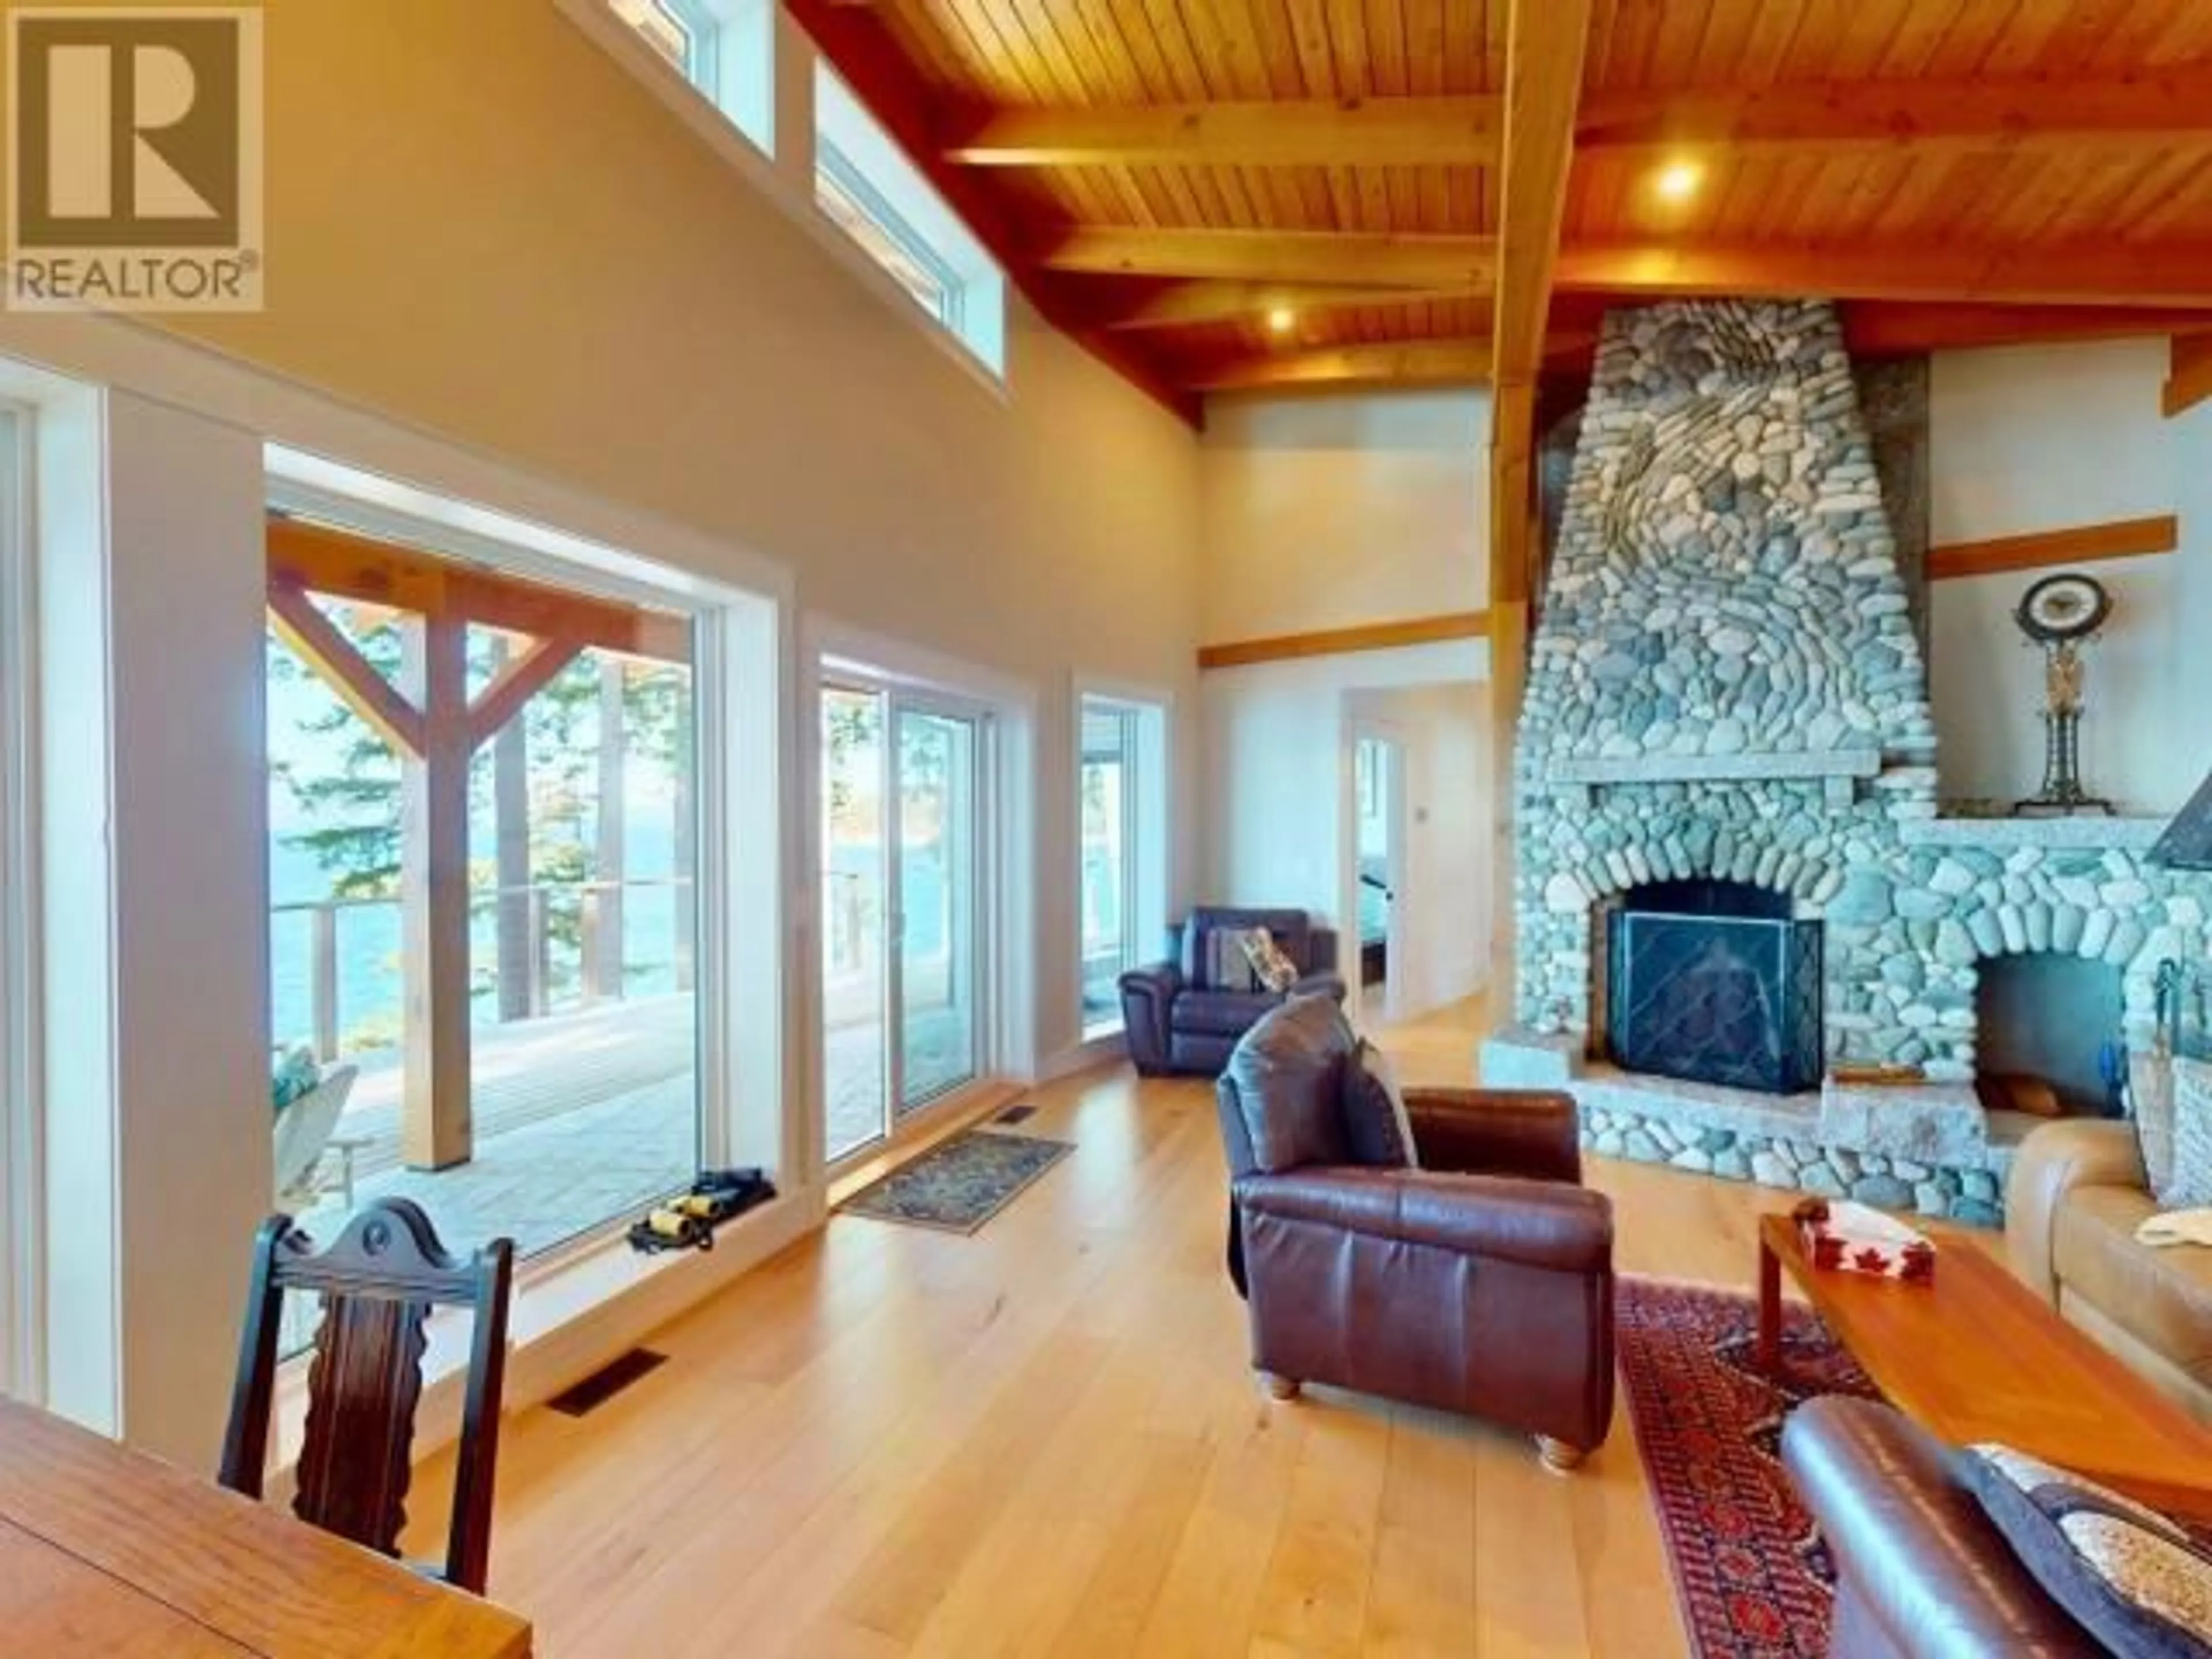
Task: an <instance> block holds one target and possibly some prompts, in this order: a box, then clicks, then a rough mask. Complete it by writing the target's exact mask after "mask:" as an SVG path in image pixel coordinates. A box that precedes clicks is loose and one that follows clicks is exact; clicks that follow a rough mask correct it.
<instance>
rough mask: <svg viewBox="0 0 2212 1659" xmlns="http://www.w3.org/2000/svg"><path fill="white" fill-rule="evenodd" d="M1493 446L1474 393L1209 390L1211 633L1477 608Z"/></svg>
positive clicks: (1337, 624) (1299, 629) (1205, 536)
mask: <svg viewBox="0 0 2212 1659" xmlns="http://www.w3.org/2000/svg"><path fill="white" fill-rule="evenodd" d="M1489 443H1490V399H1489V396H1488V394H1487V393H1486V392H1481V391H1474V390H1469V391H1464V392H1368V393H1358V394H1350V395H1308V394H1299V395H1297V396H1293V397H1238V398H1215V399H1213V400H1212V402H1211V403H1210V404H1208V405H1207V406H1206V437H1205V441H1204V444H1203V447H1202V453H1201V460H1200V479H1201V487H1200V515H1201V516H1200V523H1201V540H1202V544H1203V546H1204V549H1205V555H1204V557H1205V580H1204V583H1203V592H1204V607H1203V612H1202V619H1203V623H1204V628H1205V635H1206V640H1207V641H1209V642H1213V643H1225V642H1228V641H1236V640H1247V639H1264V638H1267V637H1270V636H1272V635H1280V634H1301V633H1308V632H1311V631H1315V630H1317V629H1331V628H1343V627H1346V626H1349V625H1351V624H1353V623H1371V622H1400V621H1406V620H1409V619H1412V618H1414V617H1431V616H1437V615H1439V614H1443V613H1446V612H1450V611H1479V610H1480V609H1481V608H1482V606H1483V605H1485V604H1486V603H1487V602H1488V593H1489V577H1488V566H1487V564H1486V562H1485V558H1484V549H1485V548H1486V545H1487V544H1488V532H1487V526H1488V524H1489V489H1490V485H1489V470H1488V468H1487V466H1486V465H1485V457H1486V454H1487V453H1488V448H1489Z"/></svg>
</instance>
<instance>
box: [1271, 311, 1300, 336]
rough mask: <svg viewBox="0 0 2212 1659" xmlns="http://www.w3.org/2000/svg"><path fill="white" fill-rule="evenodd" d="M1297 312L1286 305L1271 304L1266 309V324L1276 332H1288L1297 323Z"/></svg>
mask: <svg viewBox="0 0 2212 1659" xmlns="http://www.w3.org/2000/svg"><path fill="white" fill-rule="evenodd" d="M1297 320H1298V314H1297V313H1296V312H1295V311H1292V310H1291V308H1290V307H1288V306H1272V307H1269V308H1268V311H1267V326H1268V327H1269V328H1270V329H1272V330H1273V331H1274V332H1276V333H1278V334H1288V333H1289V332H1290V331H1291V328H1292V327H1293V326H1294V325H1296V324H1297Z"/></svg>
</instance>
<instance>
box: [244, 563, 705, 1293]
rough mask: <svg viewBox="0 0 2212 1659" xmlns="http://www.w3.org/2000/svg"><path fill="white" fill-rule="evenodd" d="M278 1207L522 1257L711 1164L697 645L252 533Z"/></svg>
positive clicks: (685, 626) (649, 624)
mask: <svg viewBox="0 0 2212 1659" xmlns="http://www.w3.org/2000/svg"><path fill="white" fill-rule="evenodd" d="M269 605H270V612H269V614H270V644H269V749H270V872H271V873H270V888H271V899H272V908H271V915H270V971H271V983H270V1009H271V1018H272V1022H273V1031H272V1037H273V1044H272V1047H273V1053H272V1081H271V1088H270V1094H271V1107H272V1112H273V1128H272V1133H273V1135H274V1141H275V1152H276V1194H274V1196H275V1199H276V1203H277V1204H278V1206H280V1207H283V1208H285V1209H288V1210H290V1211H293V1212H295V1213H299V1214H301V1215H302V1216H303V1217H304V1218H305V1219H306V1224H307V1227H308V1230H309V1231H311V1232H314V1233H318V1234H319V1233H321V1232H323V1231H326V1230H330V1229H333V1228H334V1227H335V1225H337V1223H338V1222H339V1221H340V1220H341V1219H342V1218H343V1216H344V1215H345V1214H346V1213H348V1212H349V1211H350V1210H351V1209H352V1208H353V1207H354V1206H356V1205H357V1204H358V1203H360V1202H361V1201H362V1200H363V1199H365V1198H368V1197H371V1196H376V1195H380V1194H399V1195H403V1196H406V1197H409V1198H412V1199H414V1200H416V1201H417V1202H419V1203H421V1204H422V1206H423V1207H424V1208H425V1210H427V1211H428V1212H429V1214H430V1216H431V1218H432V1219H433V1221H434V1222H435V1223H436V1225H437V1226H438V1228H439V1231H440V1233H441V1237H443V1238H444V1240H445V1241H446V1243H447V1245H448V1246H449V1247H451V1248H454V1249H469V1248H472V1247H474V1246H475V1245H477V1244H478V1243H482V1242H483V1241H484V1240H486V1239H489V1238H491V1237H499V1236H506V1237H512V1238H513V1239H514V1241H515V1243H516V1244H517V1247H518V1248H519V1249H520V1250H521V1252H522V1253H523V1254H525V1255H531V1254H535V1253H539V1252H543V1251H544V1250H546V1249H550V1248H552V1247H554V1246H556V1245H558V1244H560V1243H563V1242H564V1241H566V1240H568V1239H571V1238H574V1237H577V1236H578V1235H580V1234H585V1233H589V1232H591V1231H594V1230H596V1229H598V1228H599V1227H600V1226H602V1225H605V1224H607V1223H609V1222H611V1221H615V1220H617V1219H618V1218H623V1217H624V1216H626V1215H629V1214H631V1213H633V1212H635V1211H637V1210H638V1209H640V1208H641V1207H642V1206H645V1205H647V1204H648V1203H649V1202H651V1201H652V1200H653V1199H655V1198H658V1197H659V1196H661V1195H663V1194H666V1193H668V1192H670V1191H672V1190H675V1189H678V1188H681V1187H683V1186H684V1185H685V1184H686V1183H687V1182H689V1181H690V1179H691V1177H692V1176H693V1175H694V1174H695V1173H696V1170H697V1169H698V1167H699V1164H700V1163H701V1161H702V1152H703V1151H704V1148H702V1113H701V1109H700V1098H701V1090H700V1067H699V1051H700V1030H701V1023H700V1000H699V974H698V971H697V965H696V964H697V961H698V955H697V939H698V923H697V917H698V915H699V901H700V894H699V892H698V890H697V889H698V881H697V875H696V872H697V869H698V860H697V857H696V848H697V839H698V838H697V833H696V815H697V811H698V791H697V787H696V777H697V772H696V768H697V756H696V745H695V738H694V732H695V730H696V719H695V709H696V697H697V695H698V690H699V688H698V686H697V684H696V679H695V671H694V653H693V646H692V638H693V632H694V630H693V626H692V623H691V619H690V617H688V616H687V615H685V614H683V613H681V612H679V611H674V610H669V611H659V610H654V609H650V608H644V607H640V606H637V605H629V604H622V603H616V602H613V601H611V600H608V599H602V598H599V597H597V596H594V595H591V594H586V593H582V592H573V591H569V590H567V589H564V588H562V587H559V586H554V585H551V584H548V583H544V582H539V581H536V580H528V581H525V580H515V579H513V578H509V577H507V576H505V575H501V574H495V573H493V572H490V571H487V570H483V569H481V568H477V567H475V566H468V567H463V566H459V565H455V564H450V563H447V562H444V561H441V560H440V559H437V558H435V557H433V556H429V555H428V554H425V553H422V552H419V551H416V550H410V549H406V548H400V547H394V546H390V545H387V544H383V543H381V542H378V541H374V540H370V539H368V538H363V537H360V536H357V535H355V534H353V533H352V532H349V531H346V530H343V529H341V528H337V527H335V526H322V525H317V524H312V523H306V522H301V521H298V520H271V523H270V590H269Z"/></svg>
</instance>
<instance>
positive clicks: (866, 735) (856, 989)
mask: <svg viewBox="0 0 2212 1659" xmlns="http://www.w3.org/2000/svg"><path fill="white" fill-rule="evenodd" d="M992 725H993V722H992V718H991V716H990V714H988V713H987V711H986V710H984V709H981V708H975V707H973V706H969V705H966V704H963V703H959V702H955V701H952V700H950V699H945V698H940V697H936V696H928V695H925V694H922V693H919V692H915V691H910V690H906V689H904V688H900V687H893V686H890V685H886V684H878V683H874V682H872V681H869V680H866V679H864V678H859V677H856V676H846V675H842V674H841V675H840V676H838V677H836V678H830V679H827V680H825V681H824V683H823V688H822V875H821V879H822V915H823V925H822V1019H823V1103H824V1111H825V1115H826V1119H827V1122H826V1146H825V1152H826V1153H827V1157H828V1159H829V1162H830V1163H832V1164H835V1163H836V1162H838V1161H839V1160H840V1159H842V1158H849V1157H851V1156H852V1155H854V1153H856V1152H861V1151H864V1150H865V1149H866V1148H868V1147H870V1146H874V1145H876V1144H877V1143H878V1142H880V1141H883V1140H884V1139H888V1138H889V1137H890V1134H891V1133H893V1132H894V1131H895V1130H896V1127H898V1124H899V1122H900V1121H901V1120H902V1119H903V1118H904V1117H905V1116H906V1115H908V1114H909V1113H912V1112H914V1111H916V1110H918V1109H921V1108H922V1107H925V1106H927V1105H929V1104H930V1103H933V1102H934V1101H937V1100H939V1099H942V1098H943V1097H945V1096H947V1095H949V1094H951V1092H952V1091H955V1090H957V1089H959V1088H960V1087H962V1086H963V1085H966V1084H969V1083H972V1082H974V1081H975V1080H976V1079H978V1078H980V1077H981V1075H982V1074H983V1072H984V1069H985V1066H984V1056H985V1049H986V1046H987V1045H986V1042H985V1034H986V1032H987V1030H988V1022H987V1018H986V1011H985V1008H984V999H985V992H986V987H987V986H988V985H989V984H990V982H991V975H990V972H989V967H990V964H989V963H988V961H987V940H988V939H990V938H991V937H992V929H991V928H990V927H988V926H987V916H986V909H987V892H986V884H985V881H984V871H985V868H986V863H985V857H984V854H985V845H986V841H987V825H988V824H989V823H990V821H991V815H990V810H989V791H990V767H989V758H990V755H991V751H992V744H993V731H992Z"/></svg>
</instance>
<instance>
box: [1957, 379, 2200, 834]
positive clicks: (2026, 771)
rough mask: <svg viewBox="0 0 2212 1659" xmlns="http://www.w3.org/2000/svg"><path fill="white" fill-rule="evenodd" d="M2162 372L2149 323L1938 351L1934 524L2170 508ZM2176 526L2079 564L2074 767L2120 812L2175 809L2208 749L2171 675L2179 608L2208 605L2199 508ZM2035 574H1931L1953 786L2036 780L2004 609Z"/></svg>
mask: <svg viewBox="0 0 2212 1659" xmlns="http://www.w3.org/2000/svg"><path fill="white" fill-rule="evenodd" d="M2165 374H2166V343H2165V342H2164V341H2162V340H2149V339H2147V340H2114V341H2109V342H2103V343H2091V344H2080V345H2062V346H2027V347H2014V348H2008V349H2002V350H1990V351H1950V352H1938V353H1937V354H1936V356H1935V358H1934V360H1933V362H1932V365H1931V368H1930V374H1929V409H1928V423H1929V485H1930V496H1931V500H1930V506H1931V508H1932V513H1933V520H1934V523H1933V526H1932V527H1933V532H1934V538H1935V540H1936V542H1937V543H1938V544H1942V543H1948V542H1961V541H1980V540H1984V539H1986V538H1991V537H1997V536H2014V535H2027V534H2033V533H2034V532H2039V531H2048V530H2064V529H2067V528H2069V527H2071V526H2078V525H2088V524H2100V523H2103V522H2106V521H2107V520H2115V519H2139V518H2148V517H2152V516H2154V515H2156V514H2159V513H2174V512H2177V511H2179V510H2182V508H2183V495H2184V491H2185V486H2186V483H2187V480H2188V478H2189V477H2190V476H2191V465H2192V457H2191V454H2190V453H2189V451H2188V450H2187V449H2186V448H2185V447H2184V446H2183V444H2182V443H2181V441H2180V440H2179V431H2180V430H2181V428H2180V426H2179V423H2178V422H2168V421H2166V419H2165V418H2164V417H2163V416H2161V414H2160V410H2159V386H2160V382H2161V381H2162V380H2164V378H2165ZM2185 516H2186V515H2185ZM2183 538H2184V546H2183V550H2182V551H2181V552H2180V553H2179V554H2166V555H2160V556H2149V557H2144V558H2136V559H2116V560H2111V561H2108V562H2102V563H2099V564H2096V565H2093V566H2091V567H2087V568H2089V569H2090V570H2091V572H2092V574H2094V575H2095V576H2096V578H2097V580H2099V581H2100V582H2102V583H2103V584H2104V585H2105V586H2106V589H2107V590H2108V591H2109V592H2111V594H2112V602H2113V612H2112V621H2111V622H2110V623H2107V624H2106V628H2105V630H2104V632H2103V633H2102V634H2101V635H2100V636H2099V638H2098V640H2097V642H2096V643H2095V644H2094V645H2093V646H2092V647H2090V648H2089V651H2088V665H2089V666H2088V699H2087V709H2086V711H2085V713H2084V714H2083V716H2082V722H2081V750H2082V775H2083V779H2084V781H2085V782H2087V785H2088V787H2089V788H2090V789H2091V790H2092V791H2093V793H2098V794H2100V795H2106V796H2109V797H2111V798H2112V799H2113V800H2114V801H2116V802H2117V803H2118V805H2119V807H2120V809H2121V810H2122V811H2128V812H2138V813H2145V814H2157V813H2165V812H2171V811H2173V810H2174V809H2176V808H2177V807H2179V805H2181V803H2182V801H2183V800H2185V799H2187V797H2188V794H2189V793H2190V791H2191V789H2193V788H2194V787H2196V785H2197V781H2198V780H2199V779H2200V778H2202V777H2203V775H2204V768H2205V766H2206V764H2207V763H2208V762H2212V750H2207V748H2206V747H2205V745H2204V744H2203V743H2202V742H2201V741H2199V740H2198V738H2197V735H2196V732H2195V725H2196V721H2195V718H2194V714H2193V711H2192V710H2191V706H2190V703H2189V702H2188V699H2187V697H2186V696H2185V686H2184V676H2185V674H2186V673H2187V672H2188V659H2189V658H2190V656H2191V651H2190V647H2189V641H2191V638H2192V637H2194V635H2193V634H2192V631H2191V619H2192V618H2193V617H2196V616H2197V615H2198V614H2199V613H2202V612H2203V611H2206V610H2207V608H2208V606H2212V581H2208V580H2207V579H2206V574H2205V573H2206V572H2207V571H2208V570H2212V566H2208V565H2207V563H2206V558H2207V550H2206V549H2205V548H2204V547H2203V546H2202V545H2199V544H2201V543H2202V542H2203V540H2204V527H2203V525H2202V524H2195V525H2192V524H2189V523H2185V524H2184V526H2183ZM2047 574H2051V573H2050V572H2048V571H2040V570H2018V571H2008V572H2005V573H2003V574H1998V575H1994V576H1972V577H1966V578H1964V579H1959V580H1949V581H1941V582H1936V583H1934V584H1932V585H1931V586H1930V589H1929V594H1930V598H1929V607H1930V608H1929V622H1930V629H1931V639H1930V646H1931V649H1930V653H1929V669H1930V678H1931V683H1932V692H1933V702H1934V705H1935V711H1936V731H1937V733H1938V737H1939V741H1940V748H1939V752H1938V759H1939V763H1940V766H1941V771H1942V789H1943V793H1944V794H1945V795H1946V796H1947V797H1948V798H1950V799H1993V800H1998V801H2004V802H2010V801H2012V800H2015V799H2020V798H2021V797H2023V796H2027V795H2032V794H2033V793H2035V791H2036V789H2037V788H2038V787H2039V785H2040V784H2041V782H2042V779H2043V763H2044V733H2043V724H2042V721H2041V719H2040V718H2039V711H2040V710H2041V708H2042V707H2043V695H2044V688H2043V656H2042V653H2040V652H2039V651H2038V650H2036V649H2035V648H2034V647H2032V646H2030V645H2029V644H2028V642H2027V640H2026V638H2025V637H2024V636H2023V635H2021V631H2020V629H2019V627H2018V625H2017V624H2016V623H2015V622H2014V621H2013V611H2014V608H2015V606H2016V605H2018V604H2019V603H2020V598H2021V594H2022V593H2023V592H2026V591H2027V587H2028V586H2029V584H2030V583H2032V582H2033V581H2034V580H2037V579H2038V578H2039V577H2040V576H2044V575H2047ZM2200 654H2201V653H2200Z"/></svg>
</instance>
